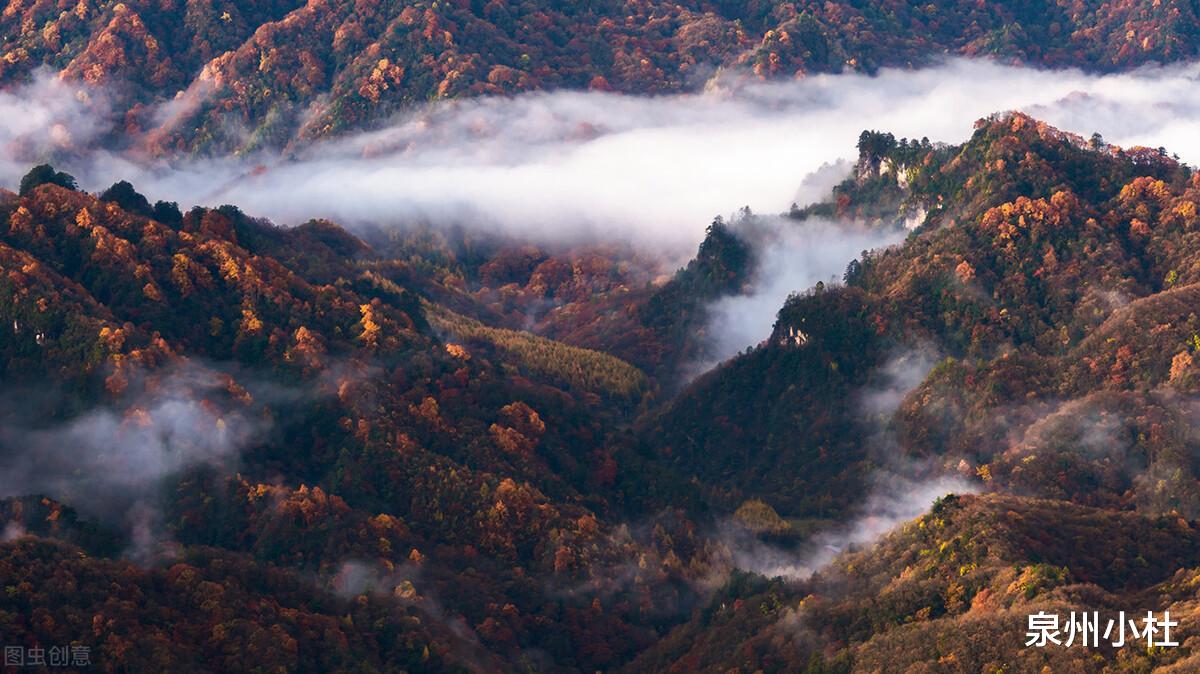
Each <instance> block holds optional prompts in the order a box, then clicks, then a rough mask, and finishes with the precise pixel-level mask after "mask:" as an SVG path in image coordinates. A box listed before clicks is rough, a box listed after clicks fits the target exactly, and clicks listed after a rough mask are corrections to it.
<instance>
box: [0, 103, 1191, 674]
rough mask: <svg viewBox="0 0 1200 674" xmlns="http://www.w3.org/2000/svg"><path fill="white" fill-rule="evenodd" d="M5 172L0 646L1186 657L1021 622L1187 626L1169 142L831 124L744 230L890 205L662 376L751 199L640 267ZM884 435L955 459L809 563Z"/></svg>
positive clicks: (1088, 666)
mask: <svg viewBox="0 0 1200 674" xmlns="http://www.w3.org/2000/svg"><path fill="white" fill-rule="evenodd" d="M13 187H14V188H17V189H18V192H4V193H3V194H2V195H0V197H2V198H0V271H2V272H3V273H2V275H0V326H3V327H2V333H0V334H3V335H4V338H3V339H2V340H0V374H2V376H3V381H4V389H3V395H4V411H3V413H2V414H3V416H0V419H2V422H3V423H0V468H2V469H3V476H4V477H3V478H2V479H0V485H3V486H4V488H5V490H6V493H9V494H18V495H17V496H12V497H10V498H7V499H5V500H3V502H2V505H0V519H2V520H3V524H2V527H0V528H2V530H3V532H4V536H3V537H4V543H2V544H0V576H2V579H0V580H2V584H3V585H4V587H5V593H4V595H3V599H2V600H0V640H3V641H4V642H5V643H7V644H25V645H28V646H33V645H36V644H51V643H75V644H79V645H85V646H87V647H88V648H90V649H91V653H92V657H93V661H94V662H95V663H96V664H97V665H98V666H100V667H102V668H105V669H106V670H112V671H118V670H131V669H132V670H147V669H153V670H160V671H168V670H170V671H178V670H192V669H204V670H222V671H236V670H241V669H244V668H245V663H249V662H253V663H254V664H255V665H256V666H259V667H261V668H262V669H263V670H264V671H266V670H270V671H331V670H344V669H350V668H354V667H358V668H365V669H366V670H368V671H370V670H380V671H429V670H435V669H450V670H473V671H529V670H540V671H595V670H598V669H599V670H613V669H622V668H623V669H625V670H627V671H648V670H650V671H728V670H729V669H730V668H737V667H740V668H741V670H742V671H755V670H758V669H762V670H764V671H805V668H807V671H851V670H854V671H892V670H891V669H890V667H892V666H899V665H897V663H904V667H905V668H907V667H908V665H912V666H918V665H921V663H926V664H927V663H930V662H938V661H941V662H953V663H954V665H953V668H954V670H955V671H981V670H989V671H990V669H989V668H991V669H994V668H997V667H1001V666H1002V665H1004V664H1005V663H1016V664H1015V665H1012V666H1014V667H1016V669H1014V670H1013V671H1038V670H1040V669H1042V668H1043V667H1048V668H1050V670H1051V671H1101V670H1104V669H1106V668H1107V669H1109V670H1111V671H1149V670H1151V669H1153V668H1154V667H1158V666H1168V665H1171V666H1174V667H1175V669H1164V670H1163V671H1187V670H1188V669H1189V668H1190V666H1191V663H1192V662H1193V660H1190V659H1189V658H1193V654H1192V645H1191V644H1192V642H1189V641H1184V645H1183V646H1182V647H1180V648H1176V649H1169V650H1151V651H1145V650H1144V649H1141V650H1138V649H1126V650H1121V651H1113V650H1099V651H1095V652H1087V651H1081V650H1074V651H1071V650H1064V649H1058V650H1055V649H1028V648H1025V647H1023V645H1022V643H1021V642H1020V637H1021V635H1022V628H1023V624H1024V623H1023V621H1024V616H1025V615H1026V614H1028V613H1029V612H1031V611H1036V610H1041V609H1047V610H1058V611H1059V612H1064V611H1069V610H1072V609H1079V610H1084V609H1089V610H1093V609H1095V610H1099V609H1104V610H1109V609H1111V610H1123V609H1145V608H1153V609H1156V610H1163V609H1167V608H1169V609H1170V610H1171V612H1172V616H1174V617H1176V618H1178V619H1180V620H1181V627H1180V628H1179V630H1180V632H1181V633H1182V634H1184V635H1186V634H1188V633H1189V630H1193V629H1194V628H1195V626H1196V624H1197V623H1196V621H1197V619H1198V614H1197V613H1196V606H1197V605H1200V604H1198V603H1197V598H1196V596H1195V582H1194V578H1195V576H1196V574H1197V573H1198V572H1200V571H1198V569H1200V540H1197V537H1196V535H1195V528H1196V526H1197V520H1196V518H1200V488H1198V485H1200V481H1198V477H1200V476H1198V473H1197V471H1198V467H1197V465H1196V461H1195V458H1194V456H1195V453H1194V451H1193V448H1194V446H1195V439H1196V437H1197V428H1196V426H1195V421H1194V419H1193V417H1194V414H1193V412H1194V409H1195V402H1194V396H1195V393H1196V387H1197V386H1198V385H1200V377H1197V374H1196V372H1197V368H1200V364H1197V360H1200V355H1198V354H1197V353H1196V351H1197V349H1200V337H1198V336H1197V335H1198V334H1200V320H1198V319H1197V316H1196V310H1195V307H1194V305H1195V302H1194V301H1193V300H1194V299H1195V298H1194V297H1193V296H1194V295H1195V294H1196V288H1197V287H1200V286H1197V285H1196V284H1197V283H1200V276H1198V274H1200V238H1197V231H1198V230H1197V228H1198V227H1200V214H1198V211H1197V203H1200V178H1198V177H1197V176H1196V174H1194V172H1193V171H1192V169H1190V168H1189V167H1188V166H1186V165H1184V164H1181V163H1179V162H1177V161H1175V160H1174V159H1171V158H1170V157H1168V156H1167V155H1166V153H1165V152H1160V151H1158V150H1149V149H1145V148H1118V147H1115V146H1111V145H1108V144H1106V143H1104V141H1103V140H1102V139H1100V138H1098V137H1097V138H1092V139H1084V138H1082V137H1078V136H1074V135H1072V134H1068V133H1064V132H1061V131H1058V130H1056V129H1054V128H1051V127H1049V126H1047V125H1045V124H1043V123H1040V122H1039V121H1037V120H1036V119H1033V118H1031V117H1029V116H1027V115H1024V114H1017V113H1010V114H999V115H995V116H993V117H990V118H988V119H983V120H980V121H979V122H978V124H977V126H976V129H975V131H974V134H973V135H972V137H971V138H970V139H969V140H968V141H967V142H965V143H963V144H962V145H957V146H952V145H943V144H937V143H931V142H929V141H909V140H906V139H900V140H897V139H896V138H895V137H893V136H891V135H890V134H887V133H885V132H879V131H868V132H865V133H864V134H863V136H862V137H861V139H860V143H859V159H858V162H857V165H856V167H855V170H854V172H853V174H852V175H851V176H850V177H849V178H847V179H846V180H845V181H844V182H842V183H841V184H839V185H838V186H837V187H836V188H835V189H834V190H833V193H832V194H831V195H830V196H829V198H828V199H827V200H826V201H823V202H822V203H819V204H815V205H813V206H810V207H806V208H796V209H793V210H792V211H791V212H790V213H787V214H783V215H781V216H780V217H779V218H778V219H777V224H778V226H780V227H784V228H786V227H802V226H804V225H805V223H806V222H807V221H808V220H810V219H812V218H819V217H821V218H828V217H836V218H839V219H841V220H844V221H847V222H858V223H860V224H861V225H862V226H864V227H894V226H899V224H898V223H905V222H908V223H910V224H912V225H914V226H915V228H914V229H913V230H912V231H911V232H910V233H909V235H908V237H907V239H906V240H905V241H904V242H903V243H902V244H899V245H895V246H892V247H889V248H885V249H880V250H875V251H870V252H868V253H867V254H866V255H865V256H864V257H862V258H861V259H858V260H855V261H853V262H850V264H849V265H848V267H847V269H846V271H845V274H844V278H843V281H842V282H836V283H822V284H819V285H817V286H815V287H813V288H809V289H806V290H804V291H802V292H797V293H795V294H794V295H793V296H792V297H791V298H790V299H789V300H788V301H787V302H786V303H785V304H784V305H783V306H782V307H781V308H779V312H778V316H777V321H776V323H775V327H774V330H773V333H772V335H771V336H770V337H769V339H767V340H765V341H764V342H763V343H762V344H759V345H758V346H756V347H753V348H751V349H748V350H747V351H745V352H744V353H742V354H740V355H738V356H736V357H734V358H732V359H730V360H728V361H727V362H725V363H723V364H721V365H719V366H718V367H716V368H714V369H712V370H711V371H709V372H706V373H704V374H702V375H701V376H699V377H698V378H695V379H694V380H689V379H688V377H687V376H686V375H685V374H684V373H681V372H680V366H681V365H683V364H685V363H687V362H690V361H692V360H693V359H695V358H696V357H697V355H698V354H701V353H703V351H704V349H705V348H706V347H705V344H706V343H705V342H704V334H703V332H704V327H705V326H706V325H707V323H706V319H705V315H706V314H705V312H706V307H707V306H709V304H710V303H711V302H712V301H714V300H715V299H717V298H720V297H725V296H731V295H732V296H736V295H738V294H739V293H742V292H745V290H746V288H747V287H752V286H753V285H754V283H755V282H756V280H755V279H756V274H758V272H759V265H760V258H761V253H762V251H761V250H760V249H759V245H760V242H758V241H757V240H756V239H755V238H754V237H753V236H751V235H750V234H749V233H750V232H751V231H752V229H751V227H752V226H753V224H754V221H755V218H757V217H759V216H754V215H752V214H750V213H749V212H748V211H746V212H743V213H742V214H741V215H740V216H739V217H737V218H734V219H732V220H730V221H728V222H727V221H724V220H719V221H717V222H715V223H713V224H712V225H711V226H710V227H709V228H708V230H707V237H706V239H705V241H704V243H703V244H702V245H701V246H700V247H699V249H698V251H697V255H696V258H695V259H694V260H693V261H692V262H690V263H689V264H687V265H685V266H684V267H683V268H681V269H679V270H678V271H677V272H676V273H674V274H673V275H666V276H663V275H660V272H661V268H660V267H661V263H660V262H658V261H655V260H653V259H651V258H648V257H646V256H645V255H644V254H642V253H638V252H635V251H632V250H630V249H628V248H623V247H620V246H608V247H605V246H590V247H589V246H559V247H555V246H549V245H533V244H527V243H521V242H518V241H512V240H509V239H506V238H505V237H504V236H502V235H496V236H494V237H482V236H473V235H469V234H467V233H464V232H457V233H456V232H454V231H450V230H430V229H422V228H421V227H413V228H410V229H408V230H403V231H385V232H362V233H360V234H359V235H356V234H352V233H350V232H347V231H345V230H343V229H342V228H340V227H339V226H338V225H336V224H334V223H330V222H324V221H312V222H309V223H306V224H304V225H302V226H299V227H295V228H290V229H289V228H282V227H278V226H275V225H273V224H271V223H270V222H267V221H265V220H261V219H256V218H254V217H253V216H251V215H248V214H246V213H243V212H242V211H241V210H239V209H238V208H236V207H234V206H222V207H220V208H200V207H197V208H194V209H190V210H188V211H186V212H183V211H181V210H180V209H179V208H178V207H177V206H176V205H174V204H171V203H167V202H158V203H153V204H152V203H150V201H149V200H147V199H146V198H145V197H143V196H142V195H140V194H139V193H138V192H137V190H136V186H134V185H130V184H128V183H118V184H115V185H113V186H112V187H111V188H110V189H107V190H104V191H102V192H100V193H98V194H89V193H86V192H84V191H81V190H80V189H78V187H77V186H76V185H75V181H74V179H73V178H72V177H71V176H69V175H66V174H64V173H61V172H58V171H55V170H54V169H52V168H50V167H44V166H43V167H38V168H35V169H34V170H32V171H31V172H30V173H29V175H28V176H27V177H26V179H25V180H24V181H23V182H22V184H21V185H19V186H13ZM772 222H776V221H772ZM897 466H902V467H904V468H905V470H908V471H910V472H912V473H913V474H914V479H920V478H921V477H922V476H943V477H944V476H947V475H950V476H956V479H957V484H959V485H960V486H962V488H963V490H964V491H977V492H982V493H981V494H980V495H967V494H963V495H959V496H948V497H945V498H943V499H940V500H939V501H938V502H937V504H936V505H935V506H934V507H933V509H932V510H931V511H929V512H927V513H926V514H924V515H922V516H921V517H920V518H918V519H917V520H915V521H912V522H909V523H903V524H901V525H900V526H899V527H898V528H897V529H895V530H894V531H892V532H891V533H890V534H888V535H887V536H886V537H885V538H884V539H883V540H882V541H881V542H880V543H879V544H878V545H877V546H870V545H865V546H861V545H857V544H855V545H850V546H849V547H846V548H843V546H842V545H840V544H839V545H830V546H829V547H831V548H832V549H833V552H832V553H831V554H828V555H826V556H825V558H828V559H830V560H831V561H830V562H829V563H828V565H823V564H824V562H818V561H813V560H814V559H818V558H814V557H811V555H810V549H811V546H812V545H813V542H814V541H823V540H828V539H827V538H822V536H826V535H827V534H825V533H822V532H829V531H835V530H836V526H835V525H834V523H836V522H845V521H847V520H848V519H852V518H853V517H854V516H855V514H856V513H857V512H859V509H860V508H861V507H862V506H863V504H864V499H865V498H866V495H867V494H869V493H871V492H873V491H878V490H879V489H880V488H881V487H880V486H879V483H878V481H877V479H878V475H879V473H880V472H881V471H885V472H886V471H887V470H892V469H896V468H897ZM921 507H922V508H923V507H925V506H924V504H922V506H921ZM1087 541H1104V543H1103V545H1090V544H1084V542H1087ZM754 551H760V552H762V551H769V552H770V553H771V554H772V555H775V556H776V557H779V558H782V559H784V560H790V561H788V563H789V564H792V565H796V566H799V565H802V564H804V565H808V566H807V568H808V570H809V571H815V575H812V576H808V575H807V573H805V574H800V573H794V572H788V573H784V574H782V576H781V577H779V578H768V577H765V576H763V575H759V574H756V573H754V572H751V571H747V570H745V569H746V568H747V564H746V563H745V562H746V555H747V554H758V553H756V552H754ZM806 551H808V552H806ZM763 554H766V553H765V552H764V553H763ZM819 559H824V558H819ZM776 566H778V565H776ZM750 568H757V567H754V566H753V565H751V566H750ZM764 568H765V567H764ZM771 568H775V567H771ZM760 570H761V569H760ZM947 658H950V660H947ZM917 671H923V670H917Z"/></svg>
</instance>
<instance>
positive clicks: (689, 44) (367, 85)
mask: <svg viewBox="0 0 1200 674" xmlns="http://www.w3.org/2000/svg"><path fill="white" fill-rule="evenodd" d="M1198 37H1200V16H1198V14H1197V11H1196V7H1195V6H1194V5H1193V4H1192V3H1189V2H1181V1H1179V0H1166V1H1162V2H1154V3H1136V2H1108V1H1100V0H1088V1H1086V2H1076V3H1065V2H1045V1H1042V2H1022V3H1015V4H1014V3H975V2H961V1H959V0H953V1H939V2H931V3H926V4H921V5H918V4H911V3H888V2H845V1H842V2H799V3H794V2H765V1H757V0H756V1H754V2H748V3H741V2H725V1H723V0H713V1H690V0H689V1H685V2H665V1H661V0H648V1H638V2H621V1H616V0H608V1H605V2H599V3H573V2H567V3H562V2H505V1H504V0H490V1H489V2H483V1H482V0H474V1H467V0H454V1H450V2H410V1H402V2H395V1H385V2H348V1H344V0H332V1H329V2H310V3H299V2H294V1H288V2H256V3H250V4H246V3H235V2H229V1H227V0H219V1H215V2H214V1H212V0H203V1H202V0H186V1H181V0H126V1H125V2H115V1H113V0H104V1H102V2H95V3H93V2H80V3H75V4H71V3H63V2H50V1H48V0H14V1H13V2H9V3H8V4H7V5H6V7H5V8H4V10H3V12H2V13H0V85H12V84H14V83H17V82H21V81H25V80H27V79H28V78H30V77H33V76H34V74H35V73H36V72H38V69H39V68H40V67H42V66H46V67H48V68H49V70H50V71H51V72H55V73H58V74H59V75H60V76H61V77H64V78H66V79H68V80H70V81H77V82H86V83H90V84H97V85H106V86H110V87H111V88H112V91H111V93H112V95H113V96H115V97H116V98H117V99H118V104H117V105H114V108H113V109H114V111H115V114H116V115H117V116H118V117H119V118H120V124H118V126H117V128H118V129H121V130H122V132H121V133H120V134H117V135H116V136H115V137H114V138H113V141H114V142H128V141H129V138H130V137H133V138H136V139H137V143H138V144H139V146H144V147H142V149H145V150H149V151H151V152H155V153H168V154H172V153H175V152H177V151H184V152H193V151H199V152H204V153H213V154H221V153H224V152H228V151H234V150H236V151H240V152H245V151H251V150H255V149H260V148H264V147H266V148H280V147H283V146H286V145H288V144H289V143H294V142H296V141H300V142H305V141H308V140H311V139H315V138H322V137H327V136H330V135H335V134H338V133H340V132H343V131H346V130H350V129H359V128H363V127H367V126H371V125H373V124H377V123H379V122H380V121H382V120H384V119H386V118H387V117H389V116H390V115H393V114H395V113H397V112H398V111H402V110H405V109H409V108H412V107H413V106H414V105H417V104H420V103H422V102H425V101H430V100H435V99H445V98H454V97H467V96H479V95H495V94H502V95H507V94H513V93H517V92H521V91H529V90H536V89H558V88H572V89H596V90H615V91H621V92H627V93H640V94H650V93H664V92H676V91H684V90H697V89H699V88H701V87H702V86H703V85H704V83H705V82H706V81H708V80H709V79H710V78H711V77H712V76H713V75H714V73H715V72H716V71H718V70H719V69H723V68H728V69H734V70H737V71H739V72H741V71H745V72H749V73H752V74H753V75H754V76H758V77H763V78H790V77H796V76H802V75H804V74H806V73H821V72H840V71H843V70H848V71H864V72H874V71H875V70H877V69H878V68H881V67H884V66H897V67H911V66H919V65H923V64H929V63H930V62H932V61H933V60H934V59H937V58H938V57H939V56H941V55H945V54H959V55H966V56H995V57H999V58H1001V59H1005V60H1013V61H1018V62H1024V63H1029V64H1034V65H1042V66H1055V67H1065V66H1078V67H1082V68H1085V69H1089V70H1100V71H1108V70H1116V69H1126V68H1129V67H1133V66H1137V65H1141V64H1146V63H1155V62H1157V63H1169V62H1173V61H1178V60H1182V59H1188V58H1192V57H1195V56H1196V55H1197V48H1196V45H1197V38H1198ZM168 101H169V102H170V105H167V106H165V107H163V106H161V105H160V104H162V103H164V102H168Z"/></svg>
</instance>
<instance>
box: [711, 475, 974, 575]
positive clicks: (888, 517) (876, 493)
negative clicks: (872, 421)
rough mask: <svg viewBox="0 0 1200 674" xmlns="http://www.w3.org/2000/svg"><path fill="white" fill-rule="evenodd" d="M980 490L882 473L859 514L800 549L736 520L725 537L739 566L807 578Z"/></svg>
mask: <svg viewBox="0 0 1200 674" xmlns="http://www.w3.org/2000/svg"><path fill="white" fill-rule="evenodd" d="M977 491H979V488H978V486H977V485H976V484H973V483H971V482H968V481H967V480H965V479H963V478H961V477H958V476H954V475H943V476H937V477H932V478H926V479H914V478H911V477H906V476H902V475H899V474H895V473H880V474H878V475H876V476H875V478H874V485H873V486H872V488H871V495H870V496H869V497H868V498H867V499H866V501H865V502H864V503H863V505H862V507H861V508H859V509H858V511H857V515H856V516H855V517H853V518H852V519H851V520H849V521H848V522H847V523H845V524H842V525H838V526H835V527H833V528H831V529H827V530H825V531H823V532H821V533H819V534H817V535H816V536H814V537H813V538H812V539H811V540H810V541H809V542H808V543H806V544H805V545H804V546H802V547H801V548H800V549H799V550H787V549H784V548H781V547H778V546H774V545H771V544H768V543H764V542H762V541H760V540H758V539H756V538H754V537H752V536H751V535H750V534H749V533H748V532H746V531H745V530H742V529H739V528H738V527H737V526H736V525H733V524H730V525H728V526H727V527H726V528H725V532H724V539H725V541H726V544H727V545H728V546H729V548H730V550H731V551H732V553H733V562H734V564H735V565H736V566H737V567H738V568H741V569H744V570H746V571H753V572H755V573H760V574H762V575H764V576H767V577H768V578H774V577H776V576H780V577H783V578H786V579H788V580H805V579H807V578H808V577H810V576H811V575H812V574H813V573H815V572H817V571H820V570H821V568H823V567H825V566H826V565H828V564H829V563H830V562H831V561H833V559H834V558H835V557H837V556H838V555H840V554H841V553H842V552H845V551H847V550H853V549H857V548H859V547H861V546H864V545H868V544H871V543H874V542H875V541H877V540H879V539H880V538H881V537H883V536H884V534H886V533H888V532H889V531H891V530H892V529H894V528H895V527H896V526H897V525H899V524H901V523H903V522H907V521H909V520H911V519H914V518H916V517H917V516H919V515H922V514H924V513H925V512H926V511H928V510H929V507H930V506H931V505H933V503H934V502H935V501H936V500H937V499H939V498H941V497H944V496H946V495H947V494H972V493H976V492H977Z"/></svg>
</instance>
